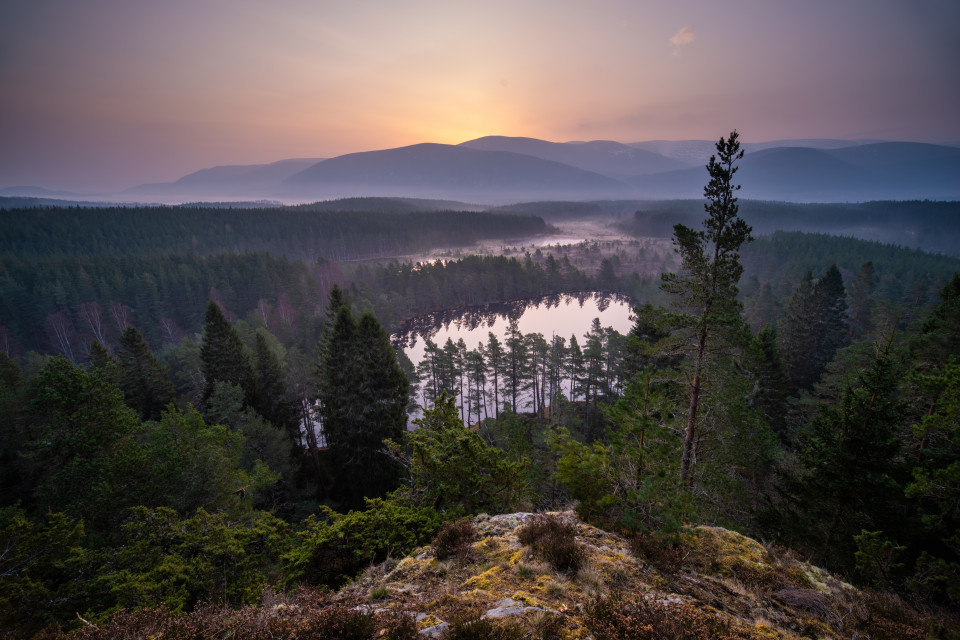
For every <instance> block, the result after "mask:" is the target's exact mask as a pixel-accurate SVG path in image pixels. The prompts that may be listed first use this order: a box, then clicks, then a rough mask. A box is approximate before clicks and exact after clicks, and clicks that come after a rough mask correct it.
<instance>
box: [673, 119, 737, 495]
mask: <svg viewBox="0 0 960 640" xmlns="http://www.w3.org/2000/svg"><path fill="white" fill-rule="evenodd" d="M738 137H739V136H738V133H737V132H736V131H733V132H731V133H730V137H729V138H728V139H726V140H724V139H723V138H720V141H719V142H717V154H716V155H713V156H710V161H709V163H708V164H707V172H708V173H709V174H710V180H709V182H708V183H707V186H706V187H704V191H703V193H704V196H705V197H706V199H707V203H706V205H705V208H706V211H707V218H706V219H705V220H704V221H703V226H704V229H703V230H702V231H696V230H694V229H691V228H690V227H687V226H685V225H683V224H677V225H675V226H674V228H673V230H674V235H673V244H674V247H675V248H676V251H677V252H678V253H679V254H680V258H681V271H680V273H665V274H663V283H662V285H661V286H662V288H663V290H664V291H666V292H667V293H670V294H673V295H674V296H676V304H677V306H678V307H680V309H681V310H683V311H684V312H685V313H686V314H687V318H688V325H689V327H690V329H691V330H692V336H691V339H692V343H693V346H692V354H691V356H692V371H691V372H690V383H689V386H688V401H687V405H688V408H687V420H686V427H685V429H684V439H683V453H682V455H681V460H680V481H681V482H682V483H685V484H689V483H690V482H691V481H692V476H691V467H692V465H693V449H694V444H695V443H696V441H697V430H698V423H699V419H700V415H699V412H700V399H701V398H700V393H701V390H702V388H703V383H704V381H703V375H704V371H705V370H706V365H707V359H708V357H709V350H710V349H711V348H712V347H713V346H714V343H715V342H716V341H717V340H718V338H721V337H722V335H723V332H724V330H725V329H726V328H729V327H731V326H734V325H737V324H738V323H739V321H740V304H739V303H738V302H737V282H738V281H739V280H740V275H741V274H742V273H743V266H742V265H741V264H740V247H741V245H743V243H744V242H749V241H751V240H752V239H753V238H752V237H751V236H750V232H751V228H750V227H749V226H748V225H747V223H746V222H744V221H743V219H741V218H740V217H739V216H738V213H739V205H738V204H737V198H736V196H735V193H736V191H737V190H738V189H740V185H735V184H734V183H733V176H734V174H735V173H736V172H737V169H738V167H737V166H736V163H737V162H738V161H739V160H740V159H741V158H743V151H742V150H741V149H740V142H739V140H738Z"/></svg>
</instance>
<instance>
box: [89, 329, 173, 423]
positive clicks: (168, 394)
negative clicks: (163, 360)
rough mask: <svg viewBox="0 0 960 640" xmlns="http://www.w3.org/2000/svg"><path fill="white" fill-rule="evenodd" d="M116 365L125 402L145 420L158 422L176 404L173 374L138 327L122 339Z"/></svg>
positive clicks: (121, 337) (118, 347) (130, 330)
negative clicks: (161, 415) (152, 349)
mask: <svg viewBox="0 0 960 640" xmlns="http://www.w3.org/2000/svg"><path fill="white" fill-rule="evenodd" d="M97 344H99V343H97ZM117 362H118V364H119V371H118V377H117V382H118V385H119V386H120V389H121V391H123V398H124V402H126V403H127V406H128V407H130V408H131V409H133V410H134V411H136V412H137V414H139V416H140V418H141V419H142V420H159V419H160V414H161V413H162V411H163V410H164V408H166V406H167V405H168V404H170V402H172V401H173V397H174V393H175V391H174V387H173V382H171V380H170V372H169V371H168V370H167V368H166V367H164V366H163V365H162V364H160V361H159V360H157V357H156V356H155V355H153V352H152V351H150V347H149V345H147V342H146V340H144V339H143V336H142V335H141V334H140V332H139V331H138V330H137V329H136V328H135V327H127V329H126V330H125V331H124V332H123V335H121V336H120V343H119V345H118V346H117Z"/></svg>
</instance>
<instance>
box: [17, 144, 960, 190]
mask: <svg viewBox="0 0 960 640" xmlns="http://www.w3.org/2000/svg"><path fill="white" fill-rule="evenodd" d="M743 148H744V150H745V151H746V156H745V157H744V159H743V161H742V163H741V165H740V166H741V172H740V173H739V174H738V179H739V182H740V184H742V185H743V191H742V192H741V196H742V197H743V198H749V199H755V200H776V201H783V202H865V201H870V200H916V199H932V200H953V199H960V148H958V147H956V146H948V145H936V144H924V143H916V142H876V141H849V140H831V139H810V140H781V141H769V142H752V143H745V144H744V145H743ZM714 151H715V142H713V141H707V140H679V141H668V140H654V141H648V142H638V143H633V144H621V143H619V142H612V141H608V140H594V141H589V142H564V143H556V142H548V141H546V140H538V139H535V138H523V137H506V136H487V137H483V138H477V139H475V140H470V141H467V142H464V143H462V144H459V145H444V144H432V143H424V144H415V145H411V146H406V147H400V148H395V149H383V150H378V151H368V152H363V153H351V154H347V155H343V156H338V157H335V158H330V159H327V160H318V159H316V158H300V159H289V160H280V161H278V162H273V163H269V164H257V165H225V166H218V167H211V168H209V169H202V170H200V171H195V172H193V173H190V174H188V175H185V176H183V177H182V178H180V179H179V180H176V181H175V182H163V183H153V184H144V185H140V186H138V187H133V188H131V189H127V190H126V191H123V192H120V193H118V194H69V193H65V192H54V191H46V190H44V189H42V188H39V187H7V188H5V189H0V196H14V197H39V198H64V197H65V198H64V199H70V200H91V199H94V198H96V200H98V201H100V202H103V201H127V202H129V201H130V200H138V201H141V202H151V201H152V202H167V203H182V202H196V201H223V202H226V201H231V200H247V201H257V200H281V201H284V202H288V203H289V202H295V203H296V202H305V201H316V200H331V199H343V198H351V197H370V196H374V197H400V198H404V197H406V198H415V199H424V198H429V199H446V200H455V201H460V202H471V203H478V204H479V203H484V204H508V203H516V202H527V201H535V200H549V201H563V200H566V201H574V200H581V201H583V200H620V199H642V200H651V199H677V198H681V199H682V198H699V197H701V196H702V194H703V186H704V184H705V183H706V180H707V173H706V170H705V169H704V164H705V163H706V161H707V159H708V158H709V156H710V155H711V154H712V153H713V152H714Z"/></svg>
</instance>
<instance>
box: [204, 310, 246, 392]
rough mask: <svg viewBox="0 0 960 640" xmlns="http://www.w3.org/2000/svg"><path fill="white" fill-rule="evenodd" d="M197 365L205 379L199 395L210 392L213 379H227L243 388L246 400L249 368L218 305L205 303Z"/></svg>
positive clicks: (238, 339) (241, 345) (237, 341)
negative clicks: (202, 389) (205, 309)
mask: <svg viewBox="0 0 960 640" xmlns="http://www.w3.org/2000/svg"><path fill="white" fill-rule="evenodd" d="M200 367H201V371H202V373H203V377H204V380H205V386H204V391H203V399H204V400H206V399H207V398H209V397H210V394H211V393H213V388H214V384H215V383H216V382H217V380H223V381H224V382H231V383H233V384H235V385H237V386H239V387H240V388H241V389H243V392H244V395H245V397H246V398H247V399H248V400H249V398H250V397H251V396H252V393H253V368H252V367H251V366H250V360H249V358H248V357H247V352H246V350H245V349H244V347H243V342H241V340H240V336H238V335H237V332H236V331H235V330H234V328H233V327H232V326H230V323H229V322H228V321H227V318H226V316H224V315H223V311H222V310H221V309H220V306H219V305H218V304H217V303H216V302H213V301H211V302H210V304H208V305H207V312H206V315H205V320H204V325H203V342H202V343H201V344H200Z"/></svg>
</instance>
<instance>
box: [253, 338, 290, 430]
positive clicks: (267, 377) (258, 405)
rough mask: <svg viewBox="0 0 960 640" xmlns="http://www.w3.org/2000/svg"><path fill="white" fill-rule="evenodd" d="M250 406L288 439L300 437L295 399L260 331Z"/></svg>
mask: <svg viewBox="0 0 960 640" xmlns="http://www.w3.org/2000/svg"><path fill="white" fill-rule="evenodd" d="M253 362H254V393H253V402H252V404H253V408H254V410H256V412H257V413H259V414H260V415H261V416H263V418H264V419H265V420H267V421H268V422H270V423H271V424H273V425H274V426H275V427H277V428H278V429H283V430H284V431H286V433H287V435H288V436H289V437H290V440H291V442H294V443H296V442H298V441H299V440H300V420H299V418H298V416H297V409H296V405H295V402H294V400H293V398H292V396H291V395H290V393H289V392H288V391H287V384H286V377H285V375H284V373H283V365H282V364H281V362H280V359H279V358H278V357H277V354H276V353H274V351H273V349H271V348H270V345H269V344H268V343H267V338H266V336H264V334H263V333H262V330H261V331H257V335H256V338H255V341H254V346H253Z"/></svg>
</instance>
